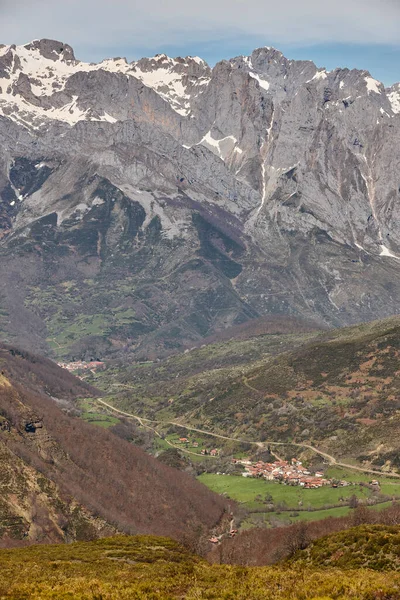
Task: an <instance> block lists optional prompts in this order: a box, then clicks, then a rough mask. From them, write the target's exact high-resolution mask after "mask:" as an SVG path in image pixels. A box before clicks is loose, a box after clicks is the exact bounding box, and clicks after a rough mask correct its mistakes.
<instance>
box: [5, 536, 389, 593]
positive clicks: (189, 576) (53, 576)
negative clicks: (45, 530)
mask: <svg viewBox="0 0 400 600" xmlns="http://www.w3.org/2000/svg"><path fill="white" fill-rule="evenodd" d="M0 571H1V578H0V597H1V598H10V599H15V600H16V599H19V600H20V599H22V598H32V599H39V598H40V599H41V600H47V599H50V598H52V599H55V598H57V600H63V599H67V598H68V599H70V598H74V599H76V600H84V599H85V600H86V599H89V598H90V599H94V598H96V599H98V600H100V599H102V600H116V599H118V600H119V599H126V600H128V599H129V600H161V599H162V600H175V599H176V600H177V599H179V600H182V599H188V600H195V599H196V600H201V599H204V600H206V599H207V600H213V599H215V600H219V599H225V600H228V599H229V600H234V599H235V600H236V599H237V600H278V599H280V600H300V599H301V600H307V599H310V600H311V599H313V600H317V599H319V600H322V599H323V600H330V599H331V600H353V599H354V600H384V599H385V600H389V599H390V600H398V599H399V598H400V574H398V573H377V572H374V571H370V570H361V569H359V570H352V571H346V570H343V571H341V570H339V569H337V568H336V569H335V568H329V569H316V568H314V567H312V566H310V567H309V568H307V569H304V568H303V567H302V568H296V567H288V566H287V565H283V566H277V567H262V568H258V567H234V566H227V565H209V564H208V563H206V562H205V561H203V560H201V559H199V558H198V557H196V556H193V555H190V554H188V553H187V552H185V551H184V550H183V548H182V547H181V546H179V545H178V544H176V543H175V542H172V541H170V540H168V539H166V538H155V537H133V538H132V537H122V536H121V537H114V538H109V539H103V540H98V541H95V542H84V543H82V542H81V543H75V544H71V545H64V546H54V545H53V546H32V547H30V548H24V549H17V550H7V551H5V550H3V551H1V552H0Z"/></svg>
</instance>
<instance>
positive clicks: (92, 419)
mask: <svg viewBox="0 0 400 600" xmlns="http://www.w3.org/2000/svg"><path fill="white" fill-rule="evenodd" d="M78 408H79V409H80V410H81V411H82V413H81V415H80V418H81V419H83V420H84V421H86V422H87V423H91V424H92V425H97V426H98V427H104V428H105V429H108V427H112V426H113V425H116V424H117V423H119V422H120V420H119V419H118V418H117V417H113V416H112V415H109V414H107V413H106V412H105V411H102V410H99V408H98V405H97V404H96V403H95V402H94V401H93V400H92V399H91V398H83V399H82V400H79V401H78Z"/></svg>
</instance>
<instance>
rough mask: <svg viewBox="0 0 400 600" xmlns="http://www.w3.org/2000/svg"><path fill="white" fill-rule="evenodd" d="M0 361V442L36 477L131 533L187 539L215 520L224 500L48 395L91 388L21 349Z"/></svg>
mask: <svg viewBox="0 0 400 600" xmlns="http://www.w3.org/2000/svg"><path fill="white" fill-rule="evenodd" d="M1 359H2V367H1V368H2V372H3V375H2V377H3V385H1V382H0V415H2V419H3V421H4V422H5V423H7V427H6V428H5V429H4V430H1V431H0V442H2V443H3V444H4V445H5V446H6V447H7V449H8V451H9V452H11V453H12V455H14V456H15V460H17V459H21V460H22V461H23V463H24V464H25V465H27V466H29V467H30V468H31V469H33V471H34V472H35V473H36V478H39V477H40V476H43V477H44V478H45V480H46V481H50V482H53V484H56V486H57V489H58V490H60V494H61V495H62V496H63V497H72V498H74V499H75V500H76V501H77V502H78V503H79V504H80V505H83V506H84V507H86V509H88V510H89V511H90V512H91V514H92V515H94V516H96V515H97V516H99V517H101V518H102V519H104V520H106V521H107V522H108V523H111V524H113V525H114V526H115V527H116V528H117V529H119V530H122V531H126V532H130V533H150V532H151V533H154V534H159V535H168V536H171V537H175V538H182V537H183V536H185V537H186V538H188V537H190V536H191V535H193V536H196V535H198V532H199V531H200V529H201V530H204V531H205V530H207V529H209V528H211V527H213V526H215V525H216V524H217V523H218V522H219V520H220V518H221V516H222V514H223V512H224V509H225V500H224V499H223V498H221V497H219V496H217V495H216V494H214V493H213V492H211V491H210V490H208V489H207V488H206V487H205V486H203V485H201V484H200V483H198V482H197V481H196V480H195V479H193V478H192V477H190V476H189V475H187V474H185V473H182V472H179V471H177V470H175V469H173V468H170V467H168V466H166V465H163V464H161V463H160V462H159V461H157V460H156V459H154V458H152V457H151V456H149V455H147V454H145V453H144V452H143V451H141V450H139V449H138V448H136V447H135V446H133V444H131V443H128V442H127V441H125V440H123V439H121V438H118V437H117V436H115V435H113V434H112V433H110V432H108V431H105V430H103V429H101V428H98V427H94V426H92V425H90V424H87V423H85V422H83V421H81V420H80V419H77V418H74V417H71V416H69V415H68V414H66V413H65V412H64V411H63V410H61V409H60V407H59V406H58V405H57V403H56V402H55V401H54V400H53V399H51V398H50V397H49V395H48V394H51V395H56V394H57V396H58V398H62V399H63V398H73V397H74V395H76V394H77V393H82V391H85V393H86V395H87V394H88V393H90V392H91V391H93V389H90V388H88V386H86V385H85V384H82V382H80V381H79V380H78V379H76V378H75V377H73V376H72V375H70V374H69V373H67V372H65V371H63V370H62V369H59V368H58V367H57V366H56V365H54V364H53V363H50V361H47V360H42V359H38V358H37V357H33V356H32V355H30V354H28V353H23V352H20V351H17V350H15V349H12V348H5V347H3V348H2V351H1ZM5 381H6V382H7V384H5V383H4V382H5ZM20 381H22V382H23V383H22V384H21V383H20ZM15 485H16V483H15ZM14 491H15V490H13V489H10V495H12V493H13V492H14ZM49 529H51V525H49ZM27 539H29V536H28V538H27ZM51 539H52V538H51V535H50V534H49V535H48V536H47V541H49V540H50V541H51ZM43 541H46V535H44V537H43Z"/></svg>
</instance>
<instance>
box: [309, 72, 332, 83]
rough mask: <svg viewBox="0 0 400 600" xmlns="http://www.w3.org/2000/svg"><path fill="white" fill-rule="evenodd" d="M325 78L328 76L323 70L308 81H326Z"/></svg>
mask: <svg viewBox="0 0 400 600" xmlns="http://www.w3.org/2000/svg"><path fill="white" fill-rule="evenodd" d="M327 77H328V75H327V73H326V71H325V69H324V70H323V71H318V72H317V73H315V75H314V77H313V78H312V79H310V81H320V80H323V79H327Z"/></svg>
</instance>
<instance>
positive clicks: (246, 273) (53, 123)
mask: <svg viewBox="0 0 400 600" xmlns="http://www.w3.org/2000/svg"><path fill="white" fill-rule="evenodd" d="M0 88H1V92H0V115H1V116H0V236H1V242H0V244H1V245H0V254H1V260H0V332H1V334H2V337H3V338H4V339H6V340H8V341H9V342H10V343H16V344H20V345H23V346H24V347H25V348H28V349H29V348H31V349H32V348H34V349H36V350H38V351H40V352H42V353H44V354H47V355H52V356H53V357H69V358H89V357H90V358H92V357H97V358H98V357H106V356H118V357H130V358H132V357H134V358H148V357H158V356H164V355H166V354H169V353H171V352H174V351H176V350H180V349H184V348H190V347H191V346H193V345H196V344H198V343H199V342H200V341H201V340H202V339H203V338H206V337H209V336H212V335H215V334H218V333H219V332H221V331H223V330H224V329H226V328H228V327H230V326H233V325H240V324H241V323H244V322H246V321H248V320H250V319H254V318H260V317H263V316H265V315H268V316H269V318H271V319H272V320H273V319H274V318H281V317H282V316H283V317H285V316H290V317H291V318H293V319H296V318H299V317H302V318H303V319H307V320H308V322H310V323H314V325H315V326H316V327H317V326H318V327H325V328H326V327H335V326H340V325H349V324H353V323H357V322H361V321H366V320H371V319H373V318H378V317H385V316H390V315H392V314H395V313H396V311H397V310H398V302H397V298H398V295H399V292H400V278H399V274H400V264H399V261H400V229H399V227H398V222H399V202H398V199H399V194H400V180H399V161H400V154H399V152H398V147H399V140H400V84H397V85H394V86H393V87H391V88H385V87H384V86H383V85H382V84H381V83H380V82H378V81H376V80H375V79H374V78H373V77H372V76H371V75H370V74H369V73H368V72H367V71H359V70H348V69H336V70H334V71H331V72H328V71H326V70H325V69H323V68H318V67H317V66H316V65H314V64H313V63H312V62H309V61H292V60H288V59H286V58H285V57H284V56H283V55H282V54H281V53H280V52H279V51H277V50H275V49H273V48H268V47H265V48H259V49H257V50H255V51H254V52H253V53H252V55H251V56H248V57H246V56H239V57H236V58H233V59H231V60H228V61H226V60H224V61H221V62H219V63H218V64H217V65H215V67H214V68H210V67H209V66H208V65H207V64H206V63H205V62H204V61H203V60H202V59H200V58H197V57H186V58H175V59H172V58H169V57H167V56H166V55H164V54H161V55H157V56H155V57H153V58H143V59H141V60H139V61H136V62H132V63H128V62H127V61H126V60H125V59H123V58H113V59H107V60H104V61H103V62H101V63H99V64H87V63H84V62H81V61H79V60H77V59H76V58H75V56H74V52H73V50H72V48H71V47H70V46H68V45H66V44H63V43H60V42H57V41H50V40H40V41H38V40H37V41H34V42H32V43H30V44H27V45H25V46H0Z"/></svg>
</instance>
